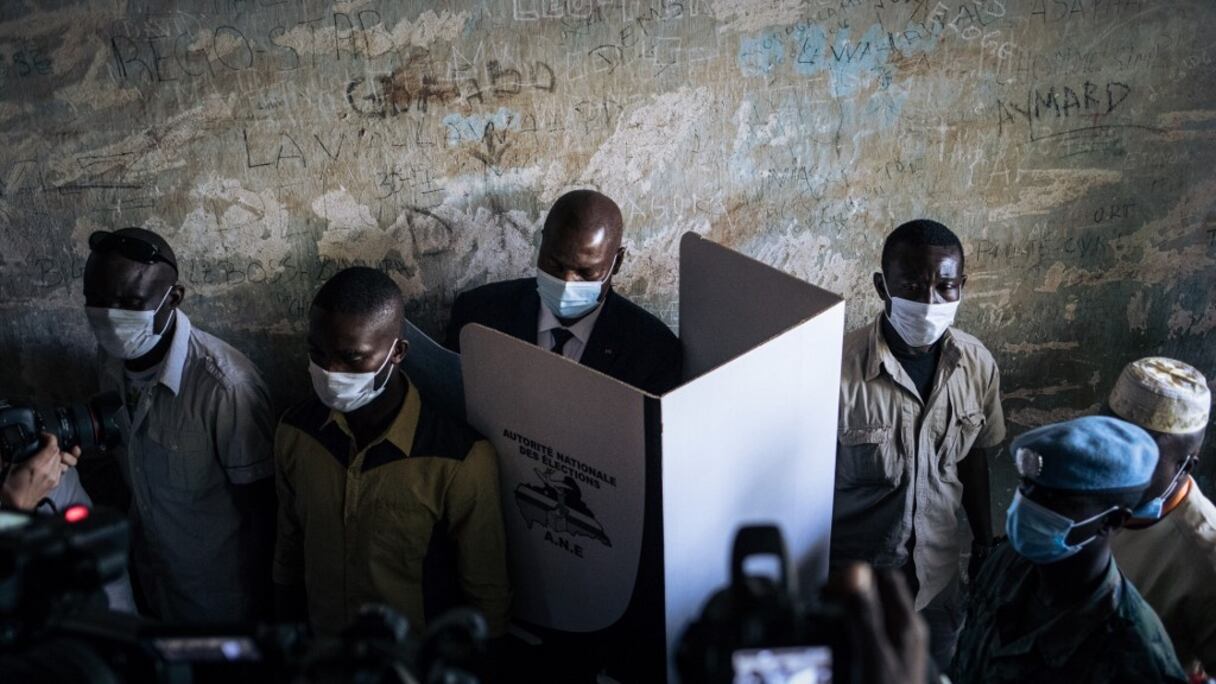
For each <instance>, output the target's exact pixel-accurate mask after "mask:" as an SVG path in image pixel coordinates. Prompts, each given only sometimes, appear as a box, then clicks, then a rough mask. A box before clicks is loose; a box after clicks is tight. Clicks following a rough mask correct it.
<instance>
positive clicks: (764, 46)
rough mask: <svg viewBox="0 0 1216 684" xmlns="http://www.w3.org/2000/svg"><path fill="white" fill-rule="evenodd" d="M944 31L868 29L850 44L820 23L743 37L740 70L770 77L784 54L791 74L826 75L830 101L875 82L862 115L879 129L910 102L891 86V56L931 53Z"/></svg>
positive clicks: (842, 32)
mask: <svg viewBox="0 0 1216 684" xmlns="http://www.w3.org/2000/svg"><path fill="white" fill-rule="evenodd" d="M941 35H942V27H941V26H940V25H937V24H935V25H933V26H932V27H927V26H925V25H924V24H908V26H907V28H906V29H904V30H903V31H899V32H896V33H887V32H886V31H884V30H883V28H882V27H881V26H880V25H878V24H873V25H871V26H870V27H869V28H868V29H866V31H865V33H863V34H862V35H861V37H860V38H857V39H856V40H854V39H853V38H852V34H851V32H850V31H849V29H847V28H843V29H839V30H837V31H835V32H834V33H831V34H829V31H828V30H827V29H825V28H824V27H823V26H820V25H818V24H799V25H798V26H795V27H793V28H792V29H791V30H787V31H786V32H785V35H781V34H778V33H771V32H770V33H764V34H760V35H759V36H755V37H747V36H744V37H743V38H741V40H740V45H739V68H740V69H741V70H742V71H743V74H744V75H745V76H759V75H766V74H770V73H772V72H773V71H774V70H775V69H776V68H777V67H778V66H779V65H781V64H783V63H784V62H785V55H786V53H787V52H788V54H789V57H790V58H789V62H790V63H791V64H792V66H793V70H794V73H796V74H798V75H799V76H805V77H807V78H811V77H814V76H816V75H818V74H821V73H827V74H828V88H829V91H830V93H831V94H832V96H833V97H836V98H851V97H855V96H857V95H858V94H859V93H861V92H862V91H865V90H867V89H869V88H871V87H872V86H874V85H875V84H877V85H878V86H879V88H878V89H877V91H876V92H875V93H874V94H873V95H872V96H871V97H870V98H869V99H871V100H875V101H873V102H866V103H865V105H864V111H866V112H868V113H870V114H873V115H876V116H877V119H878V121H879V122H880V124H881V126H882V127H884V128H885V127H887V126H891V125H894V124H895V122H896V121H898V120H899V112H900V110H901V109H902V108H903V104H904V102H905V101H906V100H907V98H908V93H907V91H906V90H905V89H899V88H893V87H892V82H893V81H894V76H895V67H894V66H893V65H891V64H890V58H891V56H892V55H893V54H897V55H903V56H905V57H911V56H913V55H924V54H927V53H929V52H931V51H932V50H933V49H934V48H936V47H937V45H938V44H939V39H940V37H941Z"/></svg>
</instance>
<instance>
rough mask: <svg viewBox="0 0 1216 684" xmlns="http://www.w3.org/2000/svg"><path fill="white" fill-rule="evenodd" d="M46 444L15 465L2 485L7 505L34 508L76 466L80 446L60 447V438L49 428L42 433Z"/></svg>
mask: <svg viewBox="0 0 1216 684" xmlns="http://www.w3.org/2000/svg"><path fill="white" fill-rule="evenodd" d="M42 443H43V446H42V448H41V449H39V450H38V451H37V452H36V453H35V454H34V455H33V456H31V457H30V458H29V459H27V460H26V461H24V462H22V463H20V464H19V465H16V466H14V467H13V469H12V470H11V471H10V472H9V473H8V477H6V478H5V479H4V483H3V485H0V502H2V503H3V504H4V506H5V507H7V508H16V509H18V510H22V511H32V510H34V508H36V507H37V506H38V502H40V501H42V499H43V497H45V496H46V495H47V494H49V493H50V492H51V490H52V489H54V488H55V487H58V486H59V479H60V478H61V477H63V474H64V473H66V472H67V470H68V468H72V467H75V465H76V462H77V459H79V458H80V447H79V446H74V447H72V449H71V450H70V451H61V450H60V449H59V440H58V439H57V438H56V437H55V435H52V434H50V433H49V432H44V433H42Z"/></svg>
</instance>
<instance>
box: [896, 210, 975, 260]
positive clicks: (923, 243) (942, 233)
mask: <svg viewBox="0 0 1216 684" xmlns="http://www.w3.org/2000/svg"><path fill="white" fill-rule="evenodd" d="M898 247H916V248H923V247H953V248H954V249H957V250H958V257H959V259H958V262H959V266H963V265H964V263H965V262H964V259H963V243H962V242H960V241H959V239H958V236H957V235H955V234H954V231H952V230H950V229H949V228H947V227H945V226H943V225H942V224H940V223H938V222H937V221H931V220H929V219H916V220H915V221H908V222H907V223H905V224H903V225H901V226H900V227H898V228H896V229H895V230H893V231H891V234H890V235H888V236H887V240H886V242H884V243H883V245H882V270H883V273H886V272H887V267H888V266H890V265H891V261H892V260H894V258H895V250H896V248H898Z"/></svg>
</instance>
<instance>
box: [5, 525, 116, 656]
mask: <svg viewBox="0 0 1216 684" xmlns="http://www.w3.org/2000/svg"><path fill="white" fill-rule="evenodd" d="M128 539H129V523H128V522H127V519H126V517H125V516H122V515H120V514H118V513H117V512H114V511H104V510H102V511H92V510H90V509H88V508H86V507H84V506H71V507H69V508H68V509H67V510H65V511H64V512H63V514H62V515H60V516H39V515H31V514H29V513H20V512H14V511H0V648H3V647H5V646H12V645H19V644H20V643H21V642H23V641H26V640H28V639H31V638H33V637H35V636H37V635H39V634H41V633H42V632H44V631H45V630H46V629H47V628H48V626H49V625H50V624H51V623H52V622H53V621H54V619H55V617H56V616H58V615H62V614H65V613H71V612H74V611H75V610H76V609H77V608H78V607H80V606H82V605H84V604H86V603H87V602H88V600H89V599H90V598H91V597H94V596H96V597H98V598H100V594H99V593H98V592H100V590H101V588H102V586H104V585H105V584H107V583H108V582H112V581H114V580H116V579H118V578H120V577H122V574H123V571H124V570H125V569H126V567H127V549H128Z"/></svg>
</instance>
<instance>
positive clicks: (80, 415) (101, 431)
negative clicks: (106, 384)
mask: <svg viewBox="0 0 1216 684" xmlns="http://www.w3.org/2000/svg"><path fill="white" fill-rule="evenodd" d="M121 408H122V399H120V398H119V396H118V394H117V393H115V392H106V393H103V394H99V395H97V396H95V397H93V398H92V399H90V400H88V401H87V402H78V403H75V404H68V405H67V406H35V405H34V404H31V403H27V402H22V401H10V400H7V399H0V462H2V463H4V464H7V465H13V464H17V463H21V462H22V461H24V460H26V459H28V458H29V457H31V456H33V455H34V454H36V453H38V450H39V449H41V448H42V439H41V436H40V435H41V433H43V432H49V433H51V434H52V435H55V437H56V438H57V439H58V440H59V448H60V449H63V450H65V451H66V450H68V449H71V448H72V447H75V446H79V447H80V448H81V449H103V450H104V449H109V448H111V447H114V446H116V445H117V444H118V443H119V440H120V434H119V431H118V423H117V421H116V418H117V416H118V411H119V409H121Z"/></svg>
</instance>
